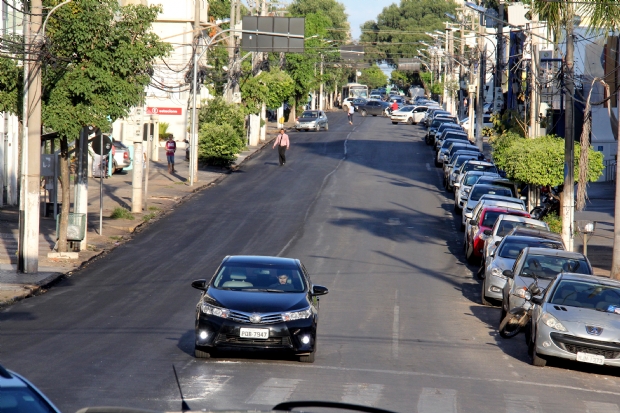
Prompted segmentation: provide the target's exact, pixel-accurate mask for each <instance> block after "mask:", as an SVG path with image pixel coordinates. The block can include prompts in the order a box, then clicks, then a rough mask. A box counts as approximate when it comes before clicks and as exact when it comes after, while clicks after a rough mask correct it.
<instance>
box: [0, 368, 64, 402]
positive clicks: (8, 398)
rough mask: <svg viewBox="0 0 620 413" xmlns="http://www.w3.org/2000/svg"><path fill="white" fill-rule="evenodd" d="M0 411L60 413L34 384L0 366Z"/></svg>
mask: <svg viewBox="0 0 620 413" xmlns="http://www.w3.org/2000/svg"><path fill="white" fill-rule="evenodd" d="M0 412H3V413H4V412H6V413H13V412H15V413H21V412H24V413H26V412H27V413H30V412H33V413H60V410H58V408H57V407H56V406H54V404H53V403H52V402H51V401H50V399H48V398H47V397H46V396H45V395H44V394H43V393H42V392H41V391H40V390H39V389H37V388H36V387H35V386H34V384H32V383H31V382H29V381H28V380H26V379H25V378H24V377H22V376H20V375H19V374H17V373H15V372H14V371H11V370H7V369H6V368H4V367H2V366H0Z"/></svg>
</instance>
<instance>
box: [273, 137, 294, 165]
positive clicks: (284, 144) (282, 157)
mask: <svg viewBox="0 0 620 413" xmlns="http://www.w3.org/2000/svg"><path fill="white" fill-rule="evenodd" d="M289 145H290V143H289V139H288V135H287V134H286V133H284V128H282V129H280V134H279V135H278V136H277V137H276V141H275V142H274V144H273V147H274V148H275V147H276V146H277V147H278V156H279V161H280V166H282V165H284V164H285V163H286V150H287V149H288V147H289Z"/></svg>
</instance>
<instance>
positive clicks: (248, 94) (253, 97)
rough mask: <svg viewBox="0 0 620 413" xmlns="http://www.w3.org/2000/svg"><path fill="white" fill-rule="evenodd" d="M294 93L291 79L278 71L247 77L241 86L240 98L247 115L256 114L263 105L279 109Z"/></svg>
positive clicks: (273, 70)
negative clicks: (244, 105) (245, 107)
mask: <svg viewBox="0 0 620 413" xmlns="http://www.w3.org/2000/svg"><path fill="white" fill-rule="evenodd" d="M294 91H295V85H294V81H293V79H292V78H291V77H290V76H289V75H288V73H286V72H283V71H281V70H279V69H271V71H269V72H261V73H260V74H259V75H258V76H254V77H248V78H247V79H246V80H245V82H243V83H242V84H241V97H242V99H243V101H244V102H245V103H246V106H247V110H248V113H258V112H259V110H260V106H261V105H262V104H263V103H265V105H266V106H267V107H268V108H276V107H279V106H280V105H282V103H283V102H285V101H286V100H288V99H289V98H290V97H292V96H293V94H294Z"/></svg>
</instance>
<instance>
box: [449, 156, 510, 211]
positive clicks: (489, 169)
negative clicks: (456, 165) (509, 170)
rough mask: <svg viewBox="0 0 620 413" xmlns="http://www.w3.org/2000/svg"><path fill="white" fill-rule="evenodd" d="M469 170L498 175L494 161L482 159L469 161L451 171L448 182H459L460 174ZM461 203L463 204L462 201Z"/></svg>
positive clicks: (453, 184) (453, 183)
mask: <svg viewBox="0 0 620 413" xmlns="http://www.w3.org/2000/svg"><path fill="white" fill-rule="evenodd" d="M469 171H478V172H485V173H487V174H493V176H497V177H498V178H499V177H500V176H499V171H498V170H497V167H496V166H495V164H494V163H492V162H488V161H484V160H483V161H469V162H465V163H464V164H463V165H461V168H460V169H457V170H455V171H453V172H452V175H451V176H450V177H449V179H450V182H451V183H450V185H452V186H455V184H456V182H459V181H460V180H461V176H462V175H463V174H465V173H467V172H469ZM476 183H478V182H476ZM465 192H468V191H465ZM462 204H464V202H463V203H462ZM461 206H462V205H461Z"/></svg>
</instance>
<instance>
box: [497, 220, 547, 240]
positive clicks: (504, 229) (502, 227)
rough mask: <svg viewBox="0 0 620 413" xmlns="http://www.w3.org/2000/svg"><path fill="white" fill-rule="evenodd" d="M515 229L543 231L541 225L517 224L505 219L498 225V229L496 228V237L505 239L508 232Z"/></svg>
mask: <svg viewBox="0 0 620 413" xmlns="http://www.w3.org/2000/svg"><path fill="white" fill-rule="evenodd" d="M515 228H532V229H541V228H542V229H545V227H544V226H542V225H534V224H530V223H528V222H518V221H508V220H506V219H504V220H502V222H500V223H499V227H498V228H497V235H498V236H500V237H505V236H506V234H508V233H509V232H510V231H512V230H513V229H515Z"/></svg>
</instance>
